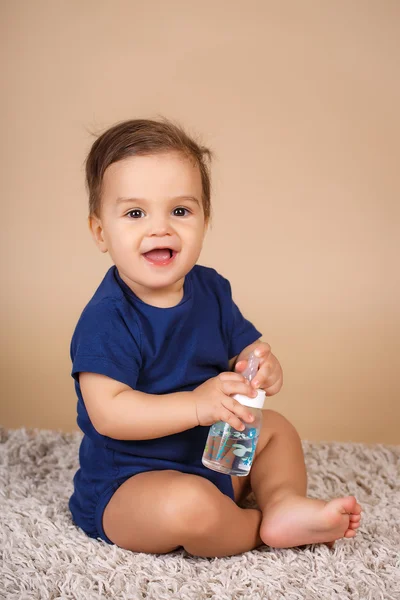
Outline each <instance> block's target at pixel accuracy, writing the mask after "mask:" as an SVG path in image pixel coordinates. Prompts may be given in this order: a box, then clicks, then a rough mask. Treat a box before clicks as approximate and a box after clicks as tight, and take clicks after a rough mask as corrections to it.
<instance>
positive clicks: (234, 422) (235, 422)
mask: <svg viewBox="0 0 400 600" xmlns="http://www.w3.org/2000/svg"><path fill="white" fill-rule="evenodd" d="M220 419H221V421H224V423H229V425H231V426H232V427H234V429H237V430H238V431H243V430H244V429H245V425H244V424H243V422H242V421H241V420H240V419H239V418H238V417H237V416H236V415H234V414H233V413H232V412H230V411H229V410H228V409H226V408H223V409H222V411H221V415H220Z"/></svg>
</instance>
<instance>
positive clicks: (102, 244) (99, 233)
mask: <svg viewBox="0 0 400 600" xmlns="http://www.w3.org/2000/svg"><path fill="white" fill-rule="evenodd" d="M88 226H89V230H90V233H91V234H92V237H93V239H94V241H95V243H96V246H97V247H98V248H99V250H100V252H103V253H104V252H108V248H107V244H106V241H105V239H104V233H103V226H102V224H101V220H100V219H99V218H98V217H96V215H90V216H89V217H88Z"/></svg>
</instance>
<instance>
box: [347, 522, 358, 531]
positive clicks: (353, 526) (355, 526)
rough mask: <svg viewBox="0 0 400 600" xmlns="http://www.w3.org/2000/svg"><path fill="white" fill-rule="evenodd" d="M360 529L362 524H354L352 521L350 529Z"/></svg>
mask: <svg viewBox="0 0 400 600" xmlns="http://www.w3.org/2000/svg"><path fill="white" fill-rule="evenodd" d="M358 527H360V523H352V521H350V523H349V529H358Z"/></svg>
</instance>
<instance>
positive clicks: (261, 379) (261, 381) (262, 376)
mask: <svg viewBox="0 0 400 600" xmlns="http://www.w3.org/2000/svg"><path fill="white" fill-rule="evenodd" d="M273 373H274V367H273V365H271V364H270V363H264V364H263V365H261V366H260V368H259V369H258V371H257V373H256V375H255V377H254V379H253V380H252V382H251V385H252V386H253V387H255V388H262V389H263V390H265V389H266V388H267V387H268V386H269V385H271V383H272V379H271V377H272V375H273Z"/></svg>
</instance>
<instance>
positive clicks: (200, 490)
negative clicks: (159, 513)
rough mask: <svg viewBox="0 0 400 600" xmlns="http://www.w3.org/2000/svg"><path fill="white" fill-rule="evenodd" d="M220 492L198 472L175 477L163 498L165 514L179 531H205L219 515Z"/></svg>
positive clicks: (192, 533)
mask: <svg viewBox="0 0 400 600" xmlns="http://www.w3.org/2000/svg"><path fill="white" fill-rule="evenodd" d="M220 493H221V492H220V491H219V490H218V489H217V488H216V487H215V485H214V484H213V483H211V481H209V480H208V479H205V478H204V477H200V476H198V475H186V474H185V475H184V477H180V478H178V479H176V481H175V482H174V486H173V488H172V489H171V490H170V493H169V494H168V496H167V497H166V499H165V505H164V508H165V511H166V516H167V518H168V520H169V522H170V523H171V525H172V526H173V528H174V529H175V531H180V532H181V533H182V535H185V534H187V533H188V532H190V535H196V534H198V535H207V533H208V532H209V531H210V530H212V529H213V528H214V527H215V526H216V525H217V524H218V521H219V519H220V514H219V507H218V495H219V494H220Z"/></svg>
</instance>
